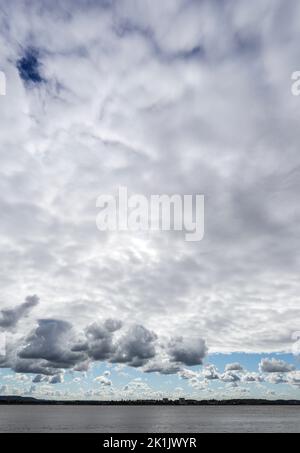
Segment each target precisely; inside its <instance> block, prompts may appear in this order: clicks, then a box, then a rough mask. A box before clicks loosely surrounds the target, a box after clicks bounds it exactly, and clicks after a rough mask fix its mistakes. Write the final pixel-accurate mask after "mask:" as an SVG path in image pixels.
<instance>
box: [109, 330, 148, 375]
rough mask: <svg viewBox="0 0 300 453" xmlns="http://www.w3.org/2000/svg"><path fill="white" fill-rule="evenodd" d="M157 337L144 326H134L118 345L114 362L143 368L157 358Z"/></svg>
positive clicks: (113, 358)
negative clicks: (150, 360) (149, 361)
mask: <svg viewBox="0 0 300 453" xmlns="http://www.w3.org/2000/svg"><path fill="white" fill-rule="evenodd" d="M156 340H157V335H156V334H155V333H154V332H152V331H150V330H148V329H146V328H145V327H144V326H141V325H135V326H132V327H131V328H130V329H129V330H128V331H127V332H126V334H125V335H123V336H122V337H121V338H120V339H119V340H118V343H117V345H116V352H115V354H114V356H113V357H112V362H117V363H126V364H127V365H129V366H133V367H141V366H143V365H145V363H146V362H147V361H148V360H149V359H152V358H153V357H155V354H156V350H155V341H156Z"/></svg>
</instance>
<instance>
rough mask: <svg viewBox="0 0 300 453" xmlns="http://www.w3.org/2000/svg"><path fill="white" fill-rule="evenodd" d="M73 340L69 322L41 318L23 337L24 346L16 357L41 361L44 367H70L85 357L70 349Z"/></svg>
mask: <svg viewBox="0 0 300 453" xmlns="http://www.w3.org/2000/svg"><path fill="white" fill-rule="evenodd" d="M74 341H75V340H74V336H73V331H72V325H71V324H69V323H68V322H66V321H61V320H57V319H42V320H40V321H39V322H38V327H37V328H36V329H35V330H34V331H33V332H32V333H31V334H30V335H29V336H28V337H27V338H26V339H25V343H26V346H25V347H24V348H22V349H21V351H20V352H19V354H18V357H19V358H20V359H21V360H23V361H24V360H29V361H33V360H35V361H37V362H39V361H43V363H45V367H46V369H47V368H50V369H60V368H64V369H66V368H72V367H74V366H75V364H77V363H79V362H81V361H84V360H85V359H86V355H85V354H84V353H82V352H77V351H73V350H72V346H73V344H74Z"/></svg>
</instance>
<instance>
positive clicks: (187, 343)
mask: <svg viewBox="0 0 300 453" xmlns="http://www.w3.org/2000/svg"><path fill="white" fill-rule="evenodd" d="M168 352H169V354H170V356H171V360H173V361H174V362H178V363H181V364H183V365H187V366H195V365H202V363H203V359H204V357H205V356H206V354H207V346H206V343H205V340H203V339H202V338H199V337H198V338H197V337H186V338H183V337H177V338H174V339H172V341H171V342H170V344H169V350H168Z"/></svg>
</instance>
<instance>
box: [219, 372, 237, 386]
mask: <svg viewBox="0 0 300 453" xmlns="http://www.w3.org/2000/svg"><path fill="white" fill-rule="evenodd" d="M220 380H221V381H223V382H227V383H234V384H236V383H237V382H239V381H240V380H241V377H240V376H239V375H238V374H236V373H234V372H233V371H226V372H225V373H223V374H221V376H220Z"/></svg>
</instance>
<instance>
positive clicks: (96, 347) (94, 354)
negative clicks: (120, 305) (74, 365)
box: [85, 319, 122, 360]
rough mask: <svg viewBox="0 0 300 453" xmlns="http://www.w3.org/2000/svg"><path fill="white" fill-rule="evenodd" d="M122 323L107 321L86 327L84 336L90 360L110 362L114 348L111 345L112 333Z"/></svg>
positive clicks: (112, 344)
mask: <svg viewBox="0 0 300 453" xmlns="http://www.w3.org/2000/svg"><path fill="white" fill-rule="evenodd" d="M121 326H122V323H121V322H119V321H116V320H111V319H110V320H107V321H105V322H104V323H93V324H91V325H90V326H88V327H87V329H86V331H85V334H86V337H87V341H88V345H87V347H88V350H87V352H88V355H89V357H91V359H92V360H110V359H111V357H112V355H113V354H114V352H115V351H116V346H115V344H114V343H113V333H114V332H115V331H117V330H119V329H120V328H121Z"/></svg>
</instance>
